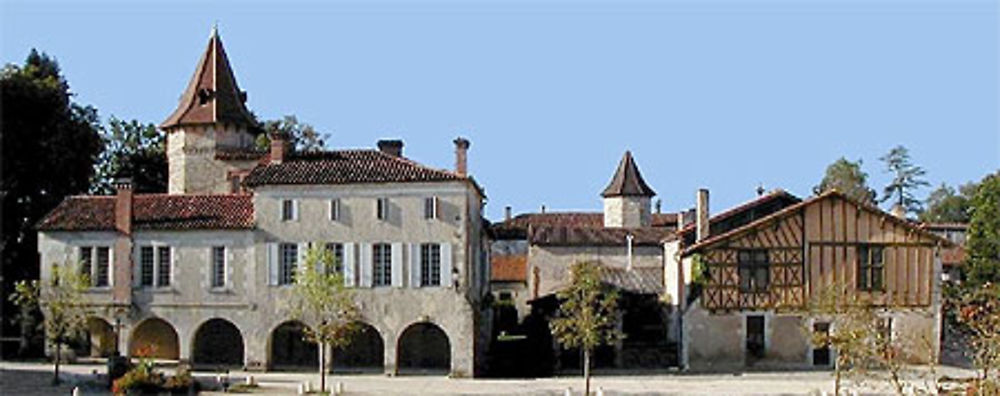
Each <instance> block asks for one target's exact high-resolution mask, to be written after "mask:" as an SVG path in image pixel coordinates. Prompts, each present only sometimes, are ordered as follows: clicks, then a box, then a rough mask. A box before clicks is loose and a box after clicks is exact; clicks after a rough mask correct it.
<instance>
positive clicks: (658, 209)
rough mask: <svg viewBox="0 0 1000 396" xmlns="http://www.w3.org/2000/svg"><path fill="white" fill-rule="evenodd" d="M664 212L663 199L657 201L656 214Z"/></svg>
mask: <svg viewBox="0 0 1000 396" xmlns="http://www.w3.org/2000/svg"><path fill="white" fill-rule="evenodd" d="M662 210H663V200H662V199H657V200H656V214H660V213H663V212H662Z"/></svg>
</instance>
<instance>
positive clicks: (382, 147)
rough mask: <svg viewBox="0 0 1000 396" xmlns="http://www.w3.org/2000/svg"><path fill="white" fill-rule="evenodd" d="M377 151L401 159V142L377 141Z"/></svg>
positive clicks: (395, 140) (396, 140)
mask: <svg viewBox="0 0 1000 396" xmlns="http://www.w3.org/2000/svg"><path fill="white" fill-rule="evenodd" d="M378 151H381V152H383V153H386V154H389V155H391V156H393V157H402V156H403V141H402V140H398V139H394V140H385V139H383V140H379V141H378Z"/></svg>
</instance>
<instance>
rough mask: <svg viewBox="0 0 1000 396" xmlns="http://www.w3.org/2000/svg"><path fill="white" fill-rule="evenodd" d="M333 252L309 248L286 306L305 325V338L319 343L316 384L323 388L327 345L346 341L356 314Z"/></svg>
mask: <svg viewBox="0 0 1000 396" xmlns="http://www.w3.org/2000/svg"><path fill="white" fill-rule="evenodd" d="M336 264H337V263H336V258H335V257H334V255H333V252H331V251H330V250H327V249H324V248H312V249H309V250H308V251H307V252H306V255H305V260H304V262H302V263H300V266H299V268H298V269H297V271H296V273H295V283H294V284H293V285H292V290H291V293H290V295H289V299H288V300H287V301H288V308H289V310H290V311H291V315H292V318H294V319H296V320H299V321H302V322H303V323H306V324H308V327H307V328H306V330H305V339H306V341H308V342H312V343H315V344H317V346H319V351H320V359H319V375H320V378H319V384H320V385H319V386H320V391H321V392H322V391H325V390H326V372H327V364H326V362H327V356H326V349H327V347H332V348H334V349H336V348H343V347H345V346H347V345H348V344H350V342H351V339H352V336H353V334H354V332H355V330H356V329H357V321H358V318H359V316H360V313H359V308H358V305H357V303H356V302H355V301H354V293H353V292H352V290H351V289H348V288H347V287H345V286H344V276H343V275H342V274H341V273H339V272H336V271H335V270H333V269H334V268H336V267H337V266H336Z"/></svg>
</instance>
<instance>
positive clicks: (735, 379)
mask: <svg viewBox="0 0 1000 396" xmlns="http://www.w3.org/2000/svg"><path fill="white" fill-rule="evenodd" d="M64 367H65V369H64V371H63V374H64V375H63V378H64V379H65V380H66V381H67V384H65V385H62V386H59V387H53V386H51V385H50V382H51V379H52V366H51V365H48V364H41V363H21V362H0V395H4V396H6V395H12V396H13V395H69V394H71V390H72V389H73V386H74V385H79V386H81V390H82V394H84V395H102V394H104V395H106V394H108V392H107V391H106V390H104V389H101V388H100V387H99V386H97V385H96V384H97V383H98V381H99V379H98V378H97V377H95V375H94V374H93V372H94V370H97V371H98V372H103V371H104V366H102V365H76V364H74V365H67V366H64ZM165 371H168V372H169V371H171V370H170V369H165ZM940 374H941V375H947V376H949V377H953V378H962V377H968V376H969V375H970V372H969V371H967V370H963V369H958V368H942V369H941V370H940ZM195 375H196V377H198V378H199V381H201V382H203V383H206V384H209V385H214V384H215V377H216V376H215V374H212V373H196V374H195ZM247 375H253V376H254V378H255V380H256V381H257V382H258V383H259V384H260V387H258V388H255V389H250V390H249V391H250V393H254V394H274V395H294V394H296V392H297V387H298V386H299V384H301V383H303V382H306V381H309V382H312V383H313V384H315V383H316V382H317V377H316V374H314V373H245V372H233V373H230V377H231V378H232V381H233V382H242V381H243V380H244V379H245V377H246V376H247ZM327 381H328V382H327V384H328V386H333V384H336V383H338V382H339V383H341V384H342V385H343V389H344V391H345V392H344V394H347V395H413V394H421V395H453V394H461V395H510V394H518V395H563V394H565V392H566V389H572V390H573V391H574V394H577V395H579V394H581V393H582V388H583V382H582V380H581V379H580V378H579V377H555V378H539V379H511V380H504V379H449V378H446V377H443V376H396V377H387V376H384V375H377V374H367V375H349V376H346V375H336V376H329V377H328V380H327ZM914 382H915V383H917V382H919V381H917V380H914ZM591 386H592V390H594V391H596V390H597V389H602V390H604V394H605V395H609V396H610V395H673V394H677V395H681V394H684V395H687V394H694V395H775V394H788V395H804V394H819V393H821V392H824V391H825V392H828V393H829V392H831V391H832V387H833V380H832V377H831V375H830V373H829V372H822V371H800V372H759V373H729V374H720V373H715V374H683V373H682V374H652V375H600V376H596V377H594V378H593V380H592V385H591ZM862 393H864V394H889V393H891V392H890V389H888V388H886V387H884V386H880V384H869V385H868V386H867V387H865V388H863V389H862ZM203 394H209V395H211V394H220V395H221V394H222V392H203Z"/></svg>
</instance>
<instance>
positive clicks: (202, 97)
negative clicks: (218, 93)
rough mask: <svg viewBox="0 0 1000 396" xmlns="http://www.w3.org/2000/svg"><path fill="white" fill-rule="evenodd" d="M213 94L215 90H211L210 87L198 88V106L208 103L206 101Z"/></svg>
mask: <svg viewBox="0 0 1000 396" xmlns="http://www.w3.org/2000/svg"><path fill="white" fill-rule="evenodd" d="M214 94H215V92H212V90H211V89H208V88H202V89H199V90H198V105H199V106H204V105H206V104H208V101H210V100H212V97H213V96H215V95H214Z"/></svg>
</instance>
